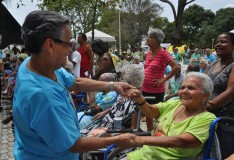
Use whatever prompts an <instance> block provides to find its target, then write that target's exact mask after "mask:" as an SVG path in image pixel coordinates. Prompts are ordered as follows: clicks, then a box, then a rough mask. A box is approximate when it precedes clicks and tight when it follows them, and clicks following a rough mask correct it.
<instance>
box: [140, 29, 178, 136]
mask: <svg viewBox="0 0 234 160" xmlns="http://www.w3.org/2000/svg"><path fill="white" fill-rule="evenodd" d="M164 38H165V35H164V33H163V32H162V31H161V30H160V29H157V28H156V29H150V30H149V32H148V38H147V44H148V46H149V47H150V50H149V51H148V52H147V53H146V59H145V63H144V74H145V78H144V82H143V85H142V94H143V96H153V97H155V99H149V100H147V102H148V103H149V104H156V103H158V102H162V101H163V98H164V93H165V82H166V81H167V80H169V79H170V78H171V77H172V76H174V75H175V74H176V73H177V72H178V71H179V66H178V64H177V63H176V62H175V61H174V60H173V58H172V57H171V56H170V54H169V53H168V52H167V51H166V50H164V49H163V48H161V46H160V43H161V42H162V41H163V39H164ZM167 65H170V66H171V68H172V70H171V72H170V73H169V74H168V75H167V76H166V77H164V72H165V69H166V66H167ZM146 123H147V129H148V131H151V130H152V129H153V119H152V118H148V117H146Z"/></svg>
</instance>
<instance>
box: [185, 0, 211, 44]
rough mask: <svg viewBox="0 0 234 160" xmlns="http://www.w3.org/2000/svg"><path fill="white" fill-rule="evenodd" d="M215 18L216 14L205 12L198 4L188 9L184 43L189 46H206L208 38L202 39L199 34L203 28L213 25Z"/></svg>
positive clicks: (209, 11) (186, 11)
mask: <svg viewBox="0 0 234 160" xmlns="http://www.w3.org/2000/svg"><path fill="white" fill-rule="evenodd" d="M214 18H215V14H214V13H213V12H212V11H211V10H205V9H204V8H203V7H201V6H199V5H196V4H194V5H192V6H190V7H189V8H188V9H186V10H185V11H184V16H183V31H182V36H183V42H186V44H187V45H189V46H206V45H207V43H206V41H205V39H206V38H205V39H201V36H202V35H200V34H199V33H200V30H201V28H202V27H203V28H205V26H208V25H209V26H210V25H213V21H214ZM208 28H210V27H208ZM212 30H213V29H212ZM203 38H204V37H203Z"/></svg>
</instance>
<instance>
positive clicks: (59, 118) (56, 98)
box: [13, 58, 80, 160]
mask: <svg viewBox="0 0 234 160" xmlns="http://www.w3.org/2000/svg"><path fill="white" fill-rule="evenodd" d="M29 60H30V58H28V59H26V60H25V61H24V62H23V63H22V64H21V66H20V68H19V71H18V74H17V78H16V86H15V91H14V99H13V117H14V123H15V139H16V140H15V146H14V155H15V159H16V160H51V159H56V160H77V159H78V156H79V154H78V153H75V154H74V153H72V152H70V151H69V149H70V148H71V147H72V146H73V145H74V143H75V142H76V141H77V140H78V138H79V137H80V128H79V124H78V120H77V116H76V111H75V109H74V107H73V106H72V103H71V101H70V99H69V91H68V90H67V89H66V88H69V87H71V86H72V85H73V84H74V82H75V78H74V77H73V76H72V75H71V74H70V73H68V72H67V71H66V70H65V69H63V68H60V69H58V70H56V71H55V74H56V76H57V80H58V81H57V82H55V81H53V80H51V79H49V78H47V77H44V76H41V75H39V74H37V73H35V72H32V71H30V70H29V69H28V68H27V66H26V64H27V63H28V61H29Z"/></svg>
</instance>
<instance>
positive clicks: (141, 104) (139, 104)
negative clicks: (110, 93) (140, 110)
mask: <svg viewBox="0 0 234 160" xmlns="http://www.w3.org/2000/svg"><path fill="white" fill-rule="evenodd" d="M145 103H146V101H145V99H144V101H143V102H142V103H136V105H138V107H139V106H143V105H144V104H145Z"/></svg>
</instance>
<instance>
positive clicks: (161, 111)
mask: <svg viewBox="0 0 234 160" xmlns="http://www.w3.org/2000/svg"><path fill="white" fill-rule="evenodd" d="M212 90H213V82H212V80H211V79H210V78H209V77H208V76H207V75H205V74H203V73H198V72H191V73H188V74H187V75H186V77H185V79H184V81H183V83H182V86H181V89H180V90H179V97H180V99H179V100H169V101H167V102H164V103H158V104H148V103H147V102H146V101H145V99H144V98H143V96H142V94H141V92H140V91H139V90H137V89H132V90H131V91H129V93H128V96H129V97H132V98H133V100H134V101H135V102H137V103H138V106H139V109H140V110H141V111H142V112H143V113H144V114H145V115H147V116H149V117H152V118H156V123H155V128H154V130H153V131H152V136H136V138H135V140H134V141H135V144H136V146H143V147H141V148H140V149H138V150H136V151H133V152H130V153H129V154H127V158H128V159H129V160H144V159H145V160H151V159H157V160H161V159H185V158H194V157H196V156H197V155H198V154H199V153H200V152H201V151H202V149H203V147H204V143H205V142H206V140H207V139H208V136H209V126H210V123H211V122H212V121H213V120H214V119H215V115H214V114H212V113H210V112H207V111H206V104H207V101H208V98H209V96H210V95H211V93H212Z"/></svg>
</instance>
